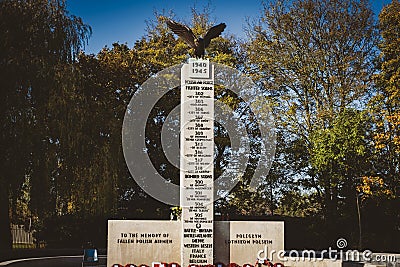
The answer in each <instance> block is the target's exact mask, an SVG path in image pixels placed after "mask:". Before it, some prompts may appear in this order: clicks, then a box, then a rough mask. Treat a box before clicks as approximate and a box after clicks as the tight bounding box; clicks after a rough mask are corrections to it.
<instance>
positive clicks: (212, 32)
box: [203, 23, 226, 48]
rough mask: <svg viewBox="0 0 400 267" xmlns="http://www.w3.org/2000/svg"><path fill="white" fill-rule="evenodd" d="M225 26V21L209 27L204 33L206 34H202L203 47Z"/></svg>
mask: <svg viewBox="0 0 400 267" xmlns="http://www.w3.org/2000/svg"><path fill="white" fill-rule="evenodd" d="M225 28H226V24H225V23H220V24H218V25H215V26H213V27H211V28H210V29H209V30H208V32H207V33H206V35H204V38H203V39H204V48H206V47H207V46H208V45H209V44H210V42H211V39H213V38H216V37H218V36H219V35H220V34H221V32H223V31H224V30H225Z"/></svg>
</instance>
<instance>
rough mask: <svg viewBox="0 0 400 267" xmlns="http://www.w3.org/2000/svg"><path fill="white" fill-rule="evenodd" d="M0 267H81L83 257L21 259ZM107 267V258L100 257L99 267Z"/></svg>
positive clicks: (2, 263)
mask: <svg viewBox="0 0 400 267" xmlns="http://www.w3.org/2000/svg"><path fill="white" fill-rule="evenodd" d="M0 266H10V267H80V266H82V256H59V257H44V258H31V259H20V260H13V261H7V262H1V263H0ZM105 266H106V256H99V267H105Z"/></svg>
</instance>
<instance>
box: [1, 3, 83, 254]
mask: <svg viewBox="0 0 400 267" xmlns="http://www.w3.org/2000/svg"><path fill="white" fill-rule="evenodd" d="M0 20H1V21H0V32H1V36H2V37H1V40H0V50H1V52H0V62H1V64H0V83H1V86H2V90H1V100H0V101H1V103H0V106H1V113H0V114H1V115H0V122H1V125H2V127H3V129H2V135H1V140H0V143H1V147H2V152H3V153H2V154H1V156H0V157H1V158H0V161H1V163H0V166H1V167H0V169H1V170H2V173H1V175H0V188H1V192H0V196H1V199H0V212H1V214H0V217H1V219H0V231H1V234H0V235H1V236H2V238H1V240H0V247H1V248H10V244H11V243H10V240H11V239H10V221H9V205H8V203H9V200H10V199H9V198H10V197H13V198H15V197H16V196H17V195H18V194H17V193H16V192H18V191H19V189H20V188H21V185H22V183H23V182H24V181H25V178H26V177H27V176H29V183H30V186H31V192H30V194H31V198H30V205H31V209H32V211H33V212H34V214H35V215H43V214H44V213H46V212H47V208H48V207H49V205H51V203H52V198H51V197H50V183H51V180H52V179H51V175H50V174H51V172H52V167H53V165H54V162H55V159H56V158H57V156H56V155H55V153H54V152H55V150H56V149H55V148H54V147H55V144H56V143H57V137H55V136H54V135H56V134H55V133H54V132H53V130H54V129H52V127H51V126H52V123H53V122H54V121H53V117H52V114H51V111H54V109H55V108H56V107H55V106H54V105H53V104H55V101H54V100H53V99H58V96H57V92H58V90H62V85H61V84H62V82H61V80H60V79H59V78H60V77H62V78H63V79H64V80H65V79H66V78H67V77H68V75H69V74H72V73H71V71H68V72H66V73H65V72H64V71H66V70H70V68H68V67H66V65H70V64H71V63H72V62H73V60H74V58H75V56H76V54H77V52H78V51H79V49H80V47H82V45H83V44H84V42H85V40H86V39H87V36H88V35H89V34H90V28H89V27H88V26H87V25H85V24H83V22H82V20H81V19H80V18H78V17H75V16H72V15H69V14H68V12H67V11H66V7H65V2H64V1H62V0H59V1H56V0H54V1H47V0H39V1H37V0H35V1H33V0H24V1H14V0H5V1H1V2H0ZM62 73H64V75H66V76H63V75H61V74H62ZM54 131H56V130H54ZM53 134H54V135H53ZM11 193H12V194H11Z"/></svg>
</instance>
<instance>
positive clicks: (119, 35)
mask: <svg viewBox="0 0 400 267" xmlns="http://www.w3.org/2000/svg"><path fill="white" fill-rule="evenodd" d="M207 3H209V5H210V7H211V10H212V11H213V12H212V13H211V18H212V19H213V20H214V21H215V22H216V23H219V22H225V23H226V24H227V28H226V29H225V32H224V33H229V34H233V35H235V36H237V37H245V32H244V30H243V25H245V21H246V18H250V19H256V18H258V17H259V16H260V15H261V9H262V4H261V3H262V0H231V1H226V0H225V1H223V0H210V1H184V0H141V1H136V0H67V8H68V10H69V11H70V13H71V14H73V15H76V16H79V17H81V18H82V19H83V21H84V22H85V23H87V24H89V25H90V26H91V27H92V30H93V34H92V37H91V38H90V40H89V44H88V45H87V46H86V48H85V52H86V53H98V52H99V51H100V50H101V49H102V48H103V47H104V46H105V45H107V46H109V47H110V46H111V45H112V43H114V42H119V43H127V44H128V46H129V47H132V46H133V44H134V42H135V41H136V40H138V39H139V38H141V37H142V36H143V35H144V34H145V29H146V20H151V19H154V11H159V12H161V11H162V10H165V11H170V10H172V11H173V12H174V13H175V15H176V17H177V18H179V19H180V20H183V21H190V18H191V13H190V12H191V7H193V6H195V7H196V8H197V9H198V10H200V11H201V10H202V9H203V7H204V6H206V5H207ZM371 3H372V8H373V10H374V12H375V13H379V11H380V10H381V8H382V7H383V6H384V5H385V4H388V3H390V0H375V1H372V2H371Z"/></svg>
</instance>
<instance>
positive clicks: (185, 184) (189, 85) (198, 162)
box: [180, 59, 214, 266]
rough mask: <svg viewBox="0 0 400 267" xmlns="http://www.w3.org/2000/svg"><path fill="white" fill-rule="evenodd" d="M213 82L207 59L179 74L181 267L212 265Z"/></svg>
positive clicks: (190, 63)
mask: <svg viewBox="0 0 400 267" xmlns="http://www.w3.org/2000/svg"><path fill="white" fill-rule="evenodd" d="M213 118H214V79H213V68H212V66H211V67H210V64H209V61H208V60H203V59H189V64H185V65H184V66H183V67H182V72H181V155H180V158H181V163H180V167H181V174H180V175H181V178H180V180H181V205H182V208H183V209H182V224H183V233H182V238H183V240H182V242H183V246H182V249H183V253H182V264H181V266H188V265H189V264H197V265H207V264H213V247H212V246H213V214H214V211H213V191H214V190H213V180H214V175H213V169H214V166H213V160H214V121H213Z"/></svg>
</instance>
